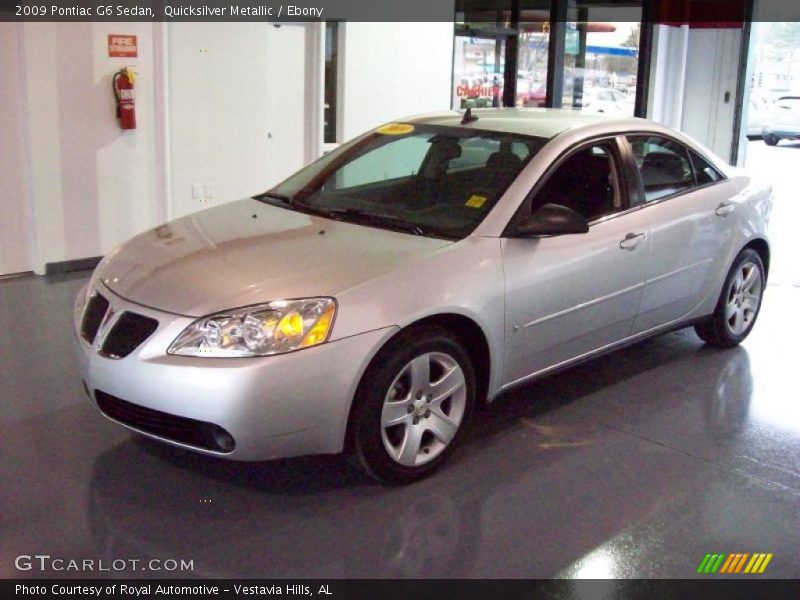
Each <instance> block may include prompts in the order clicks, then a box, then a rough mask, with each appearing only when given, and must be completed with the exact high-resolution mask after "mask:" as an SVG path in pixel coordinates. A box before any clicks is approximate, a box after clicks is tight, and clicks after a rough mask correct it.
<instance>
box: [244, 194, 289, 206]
mask: <svg viewBox="0 0 800 600" xmlns="http://www.w3.org/2000/svg"><path fill="white" fill-rule="evenodd" d="M253 198H255V199H256V200H263V199H264V198H272V199H274V200H280V201H281V202H283V203H284V204H288V205H289V206H292V205H293V204H294V201H293V200H292V199H291V198H290V197H289V196H287V195H286V194H278V193H276V192H264V193H263V194H258V195H256V196H253Z"/></svg>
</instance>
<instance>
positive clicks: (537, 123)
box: [402, 108, 653, 138]
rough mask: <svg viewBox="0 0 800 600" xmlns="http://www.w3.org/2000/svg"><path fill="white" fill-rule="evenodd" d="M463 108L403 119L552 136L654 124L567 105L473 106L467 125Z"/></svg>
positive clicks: (647, 127)
mask: <svg viewBox="0 0 800 600" xmlns="http://www.w3.org/2000/svg"><path fill="white" fill-rule="evenodd" d="M463 116H464V113H463V111H455V110H453V111H446V112H438V113H428V114H424V115H415V116H413V117H409V118H407V119H403V120H402V122H404V123H419V124H425V125H444V126H450V127H465V128H471V129H481V130H485V131H498V132H502V133H519V134H522V135H531V136H537V137H544V138H552V137H555V136H556V135H558V134H559V133H561V132H563V131H566V130H568V129H579V128H584V127H590V126H593V125H595V126H596V125H601V126H602V125H607V127H608V130H609V131H611V130H614V129H620V130H626V129H631V128H632V127H633V128H635V127H641V128H644V129H649V128H650V126H652V125H653V124H652V123H651V122H649V121H646V120H645V119H638V118H633V117H630V118H623V119H620V118H613V117H608V116H605V115H602V114H599V115H598V114H587V113H583V112H581V111H579V110H572V109H568V108H474V109H472V116H473V117H478V120H477V121H472V122H470V123H468V124H466V125H462V124H461V119H462V118H463Z"/></svg>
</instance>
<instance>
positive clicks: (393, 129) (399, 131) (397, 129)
mask: <svg viewBox="0 0 800 600" xmlns="http://www.w3.org/2000/svg"><path fill="white" fill-rule="evenodd" d="M412 131H414V126H413V125H409V124H408V123H389V124H388V125H383V126H381V127H378V128H377V129H376V130H375V132H376V133H382V134H383V135H404V134H406V133H411V132H412Z"/></svg>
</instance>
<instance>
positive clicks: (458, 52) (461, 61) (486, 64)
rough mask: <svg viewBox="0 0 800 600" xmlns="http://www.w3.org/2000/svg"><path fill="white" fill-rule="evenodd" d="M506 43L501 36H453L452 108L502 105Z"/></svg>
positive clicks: (504, 38)
mask: <svg viewBox="0 0 800 600" xmlns="http://www.w3.org/2000/svg"><path fill="white" fill-rule="evenodd" d="M506 43H507V39H506V36H502V35H497V36H488V35H456V36H455V49H454V53H453V56H454V60H453V101H452V107H453V108H454V109H458V110H460V109H465V108H486V107H487V106H502V105H503V90H504V88H505V68H506V65H505V56H506Z"/></svg>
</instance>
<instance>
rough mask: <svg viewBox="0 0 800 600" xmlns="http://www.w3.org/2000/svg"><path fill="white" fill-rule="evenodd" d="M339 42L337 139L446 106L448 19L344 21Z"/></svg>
mask: <svg viewBox="0 0 800 600" xmlns="http://www.w3.org/2000/svg"><path fill="white" fill-rule="evenodd" d="M343 46H344V47H343V55H344V75H343V77H342V78H341V80H340V81H341V84H342V88H343V89H340V90H339V93H340V100H339V102H340V105H341V107H342V108H343V109H344V112H343V113H340V114H341V117H342V118H341V119H340V125H339V127H340V131H339V139H340V141H345V140H349V139H351V138H353V137H355V136H356V135H359V134H361V133H363V132H365V131H366V130H367V129H370V128H372V127H375V126H376V125H379V124H381V123H385V122H386V121H390V120H392V119H397V118H399V117H402V116H408V115H413V114H417V113H421V112H428V111H432V110H448V109H449V108H450V86H451V80H452V69H453V24H452V23H447V22H443V23H346V24H345V28H344V45H343Z"/></svg>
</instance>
